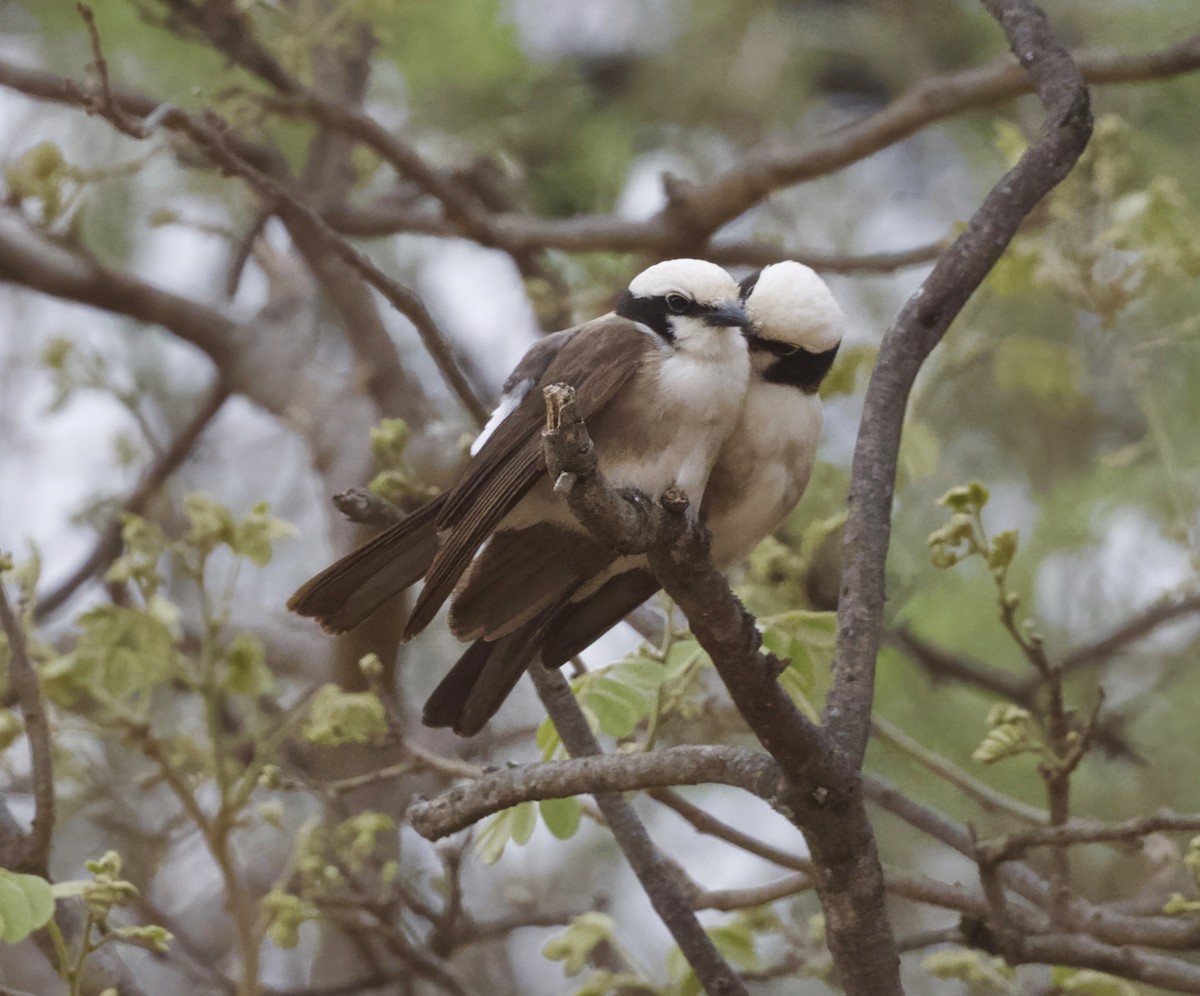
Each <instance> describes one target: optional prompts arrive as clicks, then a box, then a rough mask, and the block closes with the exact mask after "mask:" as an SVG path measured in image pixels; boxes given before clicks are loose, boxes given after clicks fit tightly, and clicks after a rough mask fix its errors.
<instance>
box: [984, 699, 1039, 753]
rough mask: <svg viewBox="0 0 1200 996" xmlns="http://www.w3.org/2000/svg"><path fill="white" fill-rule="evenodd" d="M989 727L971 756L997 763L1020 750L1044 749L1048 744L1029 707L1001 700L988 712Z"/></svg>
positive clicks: (1021, 751)
mask: <svg viewBox="0 0 1200 996" xmlns="http://www.w3.org/2000/svg"><path fill="white" fill-rule="evenodd" d="M987 722H988V726H990V727H991V730H989V731H988V734H987V736H986V737H984V738H983V743H981V744H980V745H979V746H978V747H976V748H975V752H974V753H973V754H972V755H971V758H972V760H975V761H979V762H981V763H982V764H995V763H996V762H997V761H1003V760H1004V759H1005V758H1009V757H1016V756H1017V755H1018V754H1030V753H1034V754H1041V753H1045V750H1046V748H1045V745H1044V744H1043V743H1042V741H1041V738H1040V737H1039V735H1038V731H1037V726H1036V724H1035V723H1034V721H1033V716H1032V714H1031V713H1030V712H1029V710H1028V709H1023V708H1021V707H1020V706H1016V705H1007V704H1004V703H998V704H996V705H994V706H992V708H991V710H990V711H989V712H988V718H987Z"/></svg>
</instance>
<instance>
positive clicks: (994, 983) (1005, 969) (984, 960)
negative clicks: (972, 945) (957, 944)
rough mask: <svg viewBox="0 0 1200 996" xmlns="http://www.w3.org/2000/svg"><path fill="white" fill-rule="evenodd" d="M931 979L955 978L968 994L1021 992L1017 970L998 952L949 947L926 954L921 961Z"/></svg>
mask: <svg viewBox="0 0 1200 996" xmlns="http://www.w3.org/2000/svg"><path fill="white" fill-rule="evenodd" d="M921 964H922V966H923V967H924V969H925V971H927V972H928V973H929V974H930V975H932V976H933V977H934V978H935V979H955V980H957V981H959V982H961V983H963V984H964V986H965V987H966V991H967V992H968V993H969V994H970V996H1014V994H1016V993H1019V992H1021V988H1020V986H1019V985H1018V984H1017V973H1016V972H1015V971H1013V969H1012V967H1011V966H1009V965H1008V964H1007V963H1006V962H1005V961H1004V959H1003V958H1001V957H1000V956H998V955H989V954H985V953H984V952H982V951H973V950H968V949H966V948H951V949H950V950H947V951H935V952H933V953H932V954H930V955H926V956H925V959H924V961H923V962H922V963H921Z"/></svg>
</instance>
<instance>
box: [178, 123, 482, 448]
mask: <svg viewBox="0 0 1200 996" xmlns="http://www.w3.org/2000/svg"><path fill="white" fill-rule="evenodd" d="M172 114H173V116H175V115H177V124H178V127H179V129H180V130H181V131H183V132H184V133H186V134H187V135H188V137H189V138H191V139H192V140H193V141H194V142H196V144H197V145H199V146H200V148H201V149H202V150H203V151H204V153H205V154H206V155H208V156H209V157H210V158H211V159H212V160H213V161H214V162H216V163H217V164H219V165H220V166H222V167H224V168H225V169H228V170H229V171H230V172H232V173H234V174H235V175H237V176H240V177H241V178H242V179H244V180H246V181H247V182H248V183H249V184H250V185H251V186H253V187H254V188H255V189H256V190H258V191H259V192H260V193H261V194H263V195H265V196H266V197H268V198H271V199H272V200H274V201H276V202H277V203H278V204H279V205H280V209H281V211H284V212H292V213H294V214H296V215H297V216H298V217H299V218H300V219H301V220H302V221H303V223H304V224H305V225H306V226H307V227H308V228H309V229H311V231H312V232H313V233H314V235H316V236H317V237H318V238H320V239H321V241H322V242H323V243H324V245H325V247H326V248H327V249H329V250H330V251H331V252H332V253H334V254H335V255H336V256H337V257H338V258H339V259H341V260H342V261H343V262H344V263H346V264H347V265H349V266H350V267H352V268H353V269H354V270H356V271H357V272H359V273H360V274H362V276H363V278H364V279H365V280H366V281H367V282H368V283H369V284H371V286H372V287H374V288H375V289H376V290H378V291H379V292H380V293H381V294H382V295H383V296H384V297H385V298H386V299H387V300H388V302H389V303H390V304H391V305H392V306H393V307H394V308H395V309H396V310H397V311H399V312H400V313H401V314H402V315H404V317H405V318H407V319H408V320H409V321H410V322H412V324H413V327H414V328H415V329H416V330H417V334H418V335H419V336H420V337H421V342H422V343H423V344H424V346H425V349H426V350H427V351H428V352H429V355H430V356H431V357H432V358H433V361H434V362H435V363H436V364H437V367H438V369H439V370H440V371H441V373H442V376H443V377H445V379H446V381H447V383H448V384H449V385H450V387H451V388H452V389H453V390H454V393H455V394H456V395H457V396H458V399H459V401H461V402H462V404H463V406H464V407H465V408H466V409H467V411H468V412H469V413H470V414H471V416H472V417H473V418H474V419H475V420H476V421H477V422H478V423H479V424H480V425H482V424H483V423H484V422H486V421H487V410H486V409H485V408H484V406H483V403H482V402H481V401H480V400H479V398H478V396H477V395H476V393H475V389H474V388H473V387H472V386H471V384H470V382H469V381H468V380H467V378H466V376H465V375H464V374H463V372H462V369H461V368H460V367H459V364H458V360H457V358H456V357H455V355H454V351H453V348H452V347H451V346H450V344H449V342H448V341H447V340H446V337H445V335H444V333H443V332H442V330H441V329H440V328H439V327H438V324H437V322H435V321H434V319H433V315H431V314H430V313H429V309H428V308H426V307H425V302H424V301H422V300H421V299H420V297H418V296H417V295H416V294H415V293H414V292H413V291H411V290H409V289H408V288H407V287H405V286H404V285H403V284H401V283H400V282H399V281H398V280H395V279H394V278H392V277H390V276H388V275H387V274H386V273H384V272H383V271H382V270H380V269H379V267H377V266H376V265H375V264H374V263H372V262H371V260H370V259H369V258H368V257H367V256H366V255H365V254H364V253H362V252H360V251H359V250H358V249H356V248H354V246H352V245H351V244H350V243H349V242H347V241H346V240H345V239H344V238H342V237H341V236H340V235H339V234H338V233H337V232H336V231H334V230H333V229H332V228H330V227H329V225H328V224H326V222H325V221H324V219H322V218H321V216H320V215H319V214H318V213H317V212H316V211H315V210H313V208H311V207H309V206H308V205H307V204H305V203H304V202H303V201H302V200H300V198H299V197H297V196H296V195H295V194H293V192H292V191H291V190H290V189H289V188H288V186H287V185H286V184H285V183H283V182H281V181H279V180H277V179H276V178H275V177H274V176H272V175H271V174H269V173H267V172H265V171H263V170H261V169H259V168H258V167H257V166H256V165H255V164H254V163H252V162H251V161H250V160H249V159H247V158H245V157H243V156H242V155H240V154H239V152H238V150H237V147H236V146H235V145H233V144H231V143H229V142H227V141H226V139H225V134H226V132H227V131H228V130H229V129H228V125H226V123H225V122H224V121H222V120H221V119H220V118H218V117H217V116H216V115H215V114H213V113H212V112H209V113H208V114H207V115H206V116H205V120H204V121H203V122H201V121H198V120H196V119H195V118H192V117H190V116H189V115H186V114H183V113H182V112H181V111H175V112H172Z"/></svg>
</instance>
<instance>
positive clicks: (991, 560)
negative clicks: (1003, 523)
mask: <svg viewBox="0 0 1200 996" xmlns="http://www.w3.org/2000/svg"><path fill="white" fill-rule="evenodd" d="M1018 538H1019V534H1018V533H1017V530H1015V529H1005V530H1004V532H1001V533H997V534H996V535H995V536H994V537H992V545H991V548H990V549H989V550H988V558H987V562H988V567H989V568H991V570H992V571H994V572H1001V571H1004V570H1006V569H1007V568H1008V565H1009V564H1011V563H1012V559H1013V557H1014V556H1016V553H1017V539H1018Z"/></svg>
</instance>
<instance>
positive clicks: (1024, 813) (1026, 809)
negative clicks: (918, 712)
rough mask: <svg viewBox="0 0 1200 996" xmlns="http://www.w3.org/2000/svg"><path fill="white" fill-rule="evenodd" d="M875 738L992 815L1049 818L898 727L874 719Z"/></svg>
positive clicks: (1039, 820)
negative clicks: (992, 813)
mask: <svg viewBox="0 0 1200 996" xmlns="http://www.w3.org/2000/svg"><path fill="white" fill-rule="evenodd" d="M871 726H872V729H873V730H874V731H875V735H876V736H877V737H879V738H880V739H881V740H884V741H886V742H887V743H889V744H891V745H892V746H893V747H896V748H897V749H898V750H902V751H903V752H904V753H905V754H907V755H908V756H909V757H911V758H913V759H914V760H915V761H917V763H918V764H920V765H922V766H923V767H925V768H927V769H928V770H929V771H932V772H933V773H934V774H935V775H937V776H938V777H939V778H941V779H943V780H944V781H946V782H948V783H949V784H951V785H953V786H954V787H955V788H957V789H959V790H960V791H961V792H963V793H964V794H966V795H968V796H970V797H971V798H972V799H974V800H975V801H976V802H978V803H979V805H980V806H982V807H983V808H984V809H987V810H989V811H991V812H999V813H1007V814H1008V815H1009V816H1015V817H1016V818H1017V819H1019V820H1021V821H1023V822H1025V823H1033V824H1045V823H1046V822H1047V820H1048V819H1049V817H1048V816H1047V815H1046V813H1044V812H1043V811H1042V810H1040V809H1037V808H1036V807H1034V806H1030V805H1028V804H1026V803H1024V802H1021V800H1020V799H1014V798H1013V797H1012V796H1010V795H1005V794H1004V793H1003V792H998V791H996V789H994V788H992V787H991V786H990V785H988V784H987V783H986V782H982V781H980V780H979V779H978V778H976V777H975V776H974V775H972V774H971V773H970V772H968V771H964V770H963V769H962V768H960V767H959V766H958V765H957V764H955V763H954V762H953V761H951V760H950V759H949V758H945V757H942V756H941V755H940V754H938V753H936V752H935V751H931V750H930V749H929V748H927V747H925V746H923V745H922V744H920V743H919V742H917V741H916V740H914V739H913V738H912V737H910V736H909V735H908V734H907V733H905V732H904V731H903V730H902V729H900V727H898V726H896V724H895V723H892V722H890V721H889V720H886V719H884V718H883V717H882V716H874V717H872V719H871Z"/></svg>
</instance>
